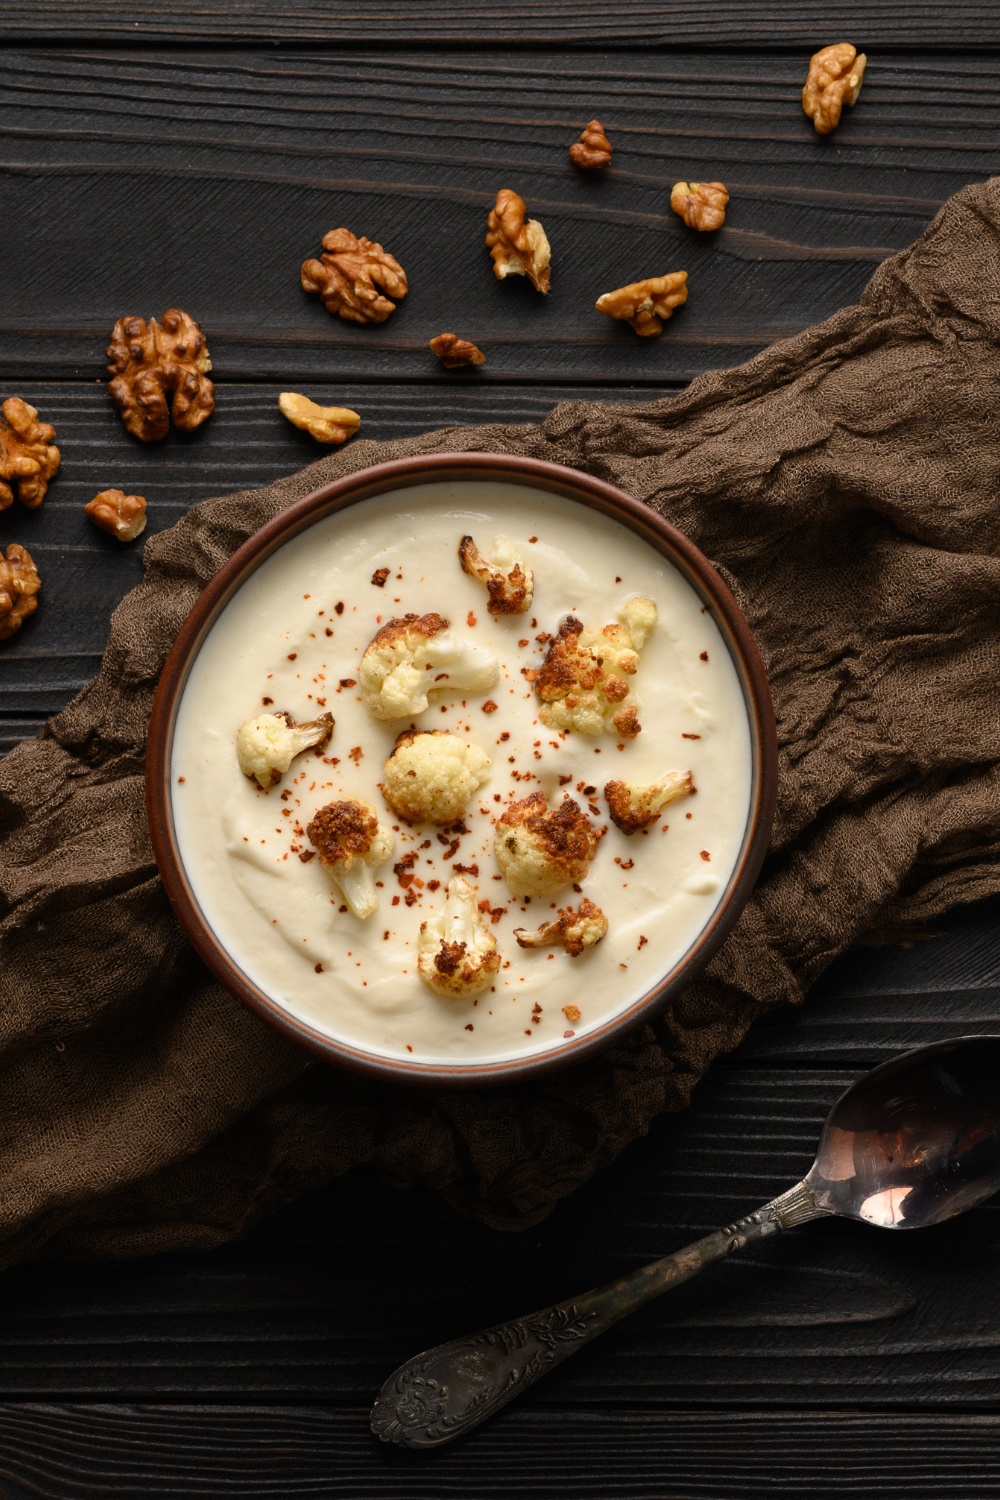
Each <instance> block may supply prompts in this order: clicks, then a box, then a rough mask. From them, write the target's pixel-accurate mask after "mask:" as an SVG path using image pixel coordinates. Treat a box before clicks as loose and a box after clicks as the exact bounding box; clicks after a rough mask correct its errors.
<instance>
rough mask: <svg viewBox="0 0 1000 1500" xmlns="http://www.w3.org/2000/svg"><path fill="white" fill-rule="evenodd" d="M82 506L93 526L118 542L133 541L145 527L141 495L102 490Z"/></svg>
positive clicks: (144, 510) (143, 501)
mask: <svg viewBox="0 0 1000 1500" xmlns="http://www.w3.org/2000/svg"><path fill="white" fill-rule="evenodd" d="M83 508H84V510H85V511H86V512H87V515H88V516H89V517H90V519H91V520H92V521H93V523H94V525H95V526H99V527H100V528H101V530H102V531H106V532H107V533H108V535H109V536H113V537H117V539H118V540H119V541H120V542H134V541H135V539H136V537H137V536H138V535H139V533H140V532H142V531H145V529H146V501H145V498H144V496H142V495H126V494H125V492H124V490H102V491H101V493H100V494H99V495H95V496H94V498H93V500H91V501H90V502H89V503H88V504H87V505H85V506H84V507H83Z"/></svg>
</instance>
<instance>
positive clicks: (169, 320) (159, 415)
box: [107, 307, 215, 443]
mask: <svg viewBox="0 0 1000 1500" xmlns="http://www.w3.org/2000/svg"><path fill="white" fill-rule="evenodd" d="M107 353H108V374H109V375H110V376H111V381H110V383H109V385H108V391H109V392H110V394H111V399H112V400H113V401H114V403H115V405H116V406H117V408H118V410H119V411H120V413H121V417H122V421H123V422H124V423H125V426H126V429H127V430H128V431H129V432H130V433H131V434H132V436H133V437H136V438H138V439H139V441H140V442H142V443H159V442H161V441H162V439H163V438H165V437H166V435H167V433H168V431H169V430H170V422H171V419H173V424H174V426H175V427H179V428H180V429H181V431H182V432H193V431H194V429H195V428H196V427H200V426H201V424H202V422H207V421H208V419H209V417H210V416H211V415H212V413H213V411H214V410H215V387H214V386H213V385H212V382H211V381H210V380H209V379H208V371H209V370H210V369H211V368H212V361H211V360H210V359H209V357H208V348H207V345H206V343H205V335H204V334H203V333H202V331H201V329H200V327H199V326H198V324H197V323H196V322H195V320H194V318H191V317H189V316H188V314H187V313H186V312H182V311H181V309H180V308H179V307H170V308H168V309H167V311H166V312H165V313H164V314H163V320H162V322H160V323H158V322H157V321H156V319H155V318H150V320H149V322H148V323H147V322H146V320H145V319H144V318H132V317H130V318H119V319H118V322H117V323H116V324H115V326H114V328H113V329H112V331H111V343H110V344H109V345H108V351H107ZM171 394H172V395H173V398H174V399H173V403H172V405H171V406H170V407H169V408H168V406H167V397H168V395H171Z"/></svg>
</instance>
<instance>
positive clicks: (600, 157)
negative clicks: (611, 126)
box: [569, 120, 611, 170]
mask: <svg viewBox="0 0 1000 1500" xmlns="http://www.w3.org/2000/svg"><path fill="white" fill-rule="evenodd" d="M569 159H570V161H571V162H572V163H573V165H574V166H575V167H584V168H587V169H589V170H592V169H594V168H597V167H607V166H610V165H611V142H610V141H609V140H608V138H607V136H606V135H605V134H604V126H603V125H602V124H601V122H600V120H591V122H590V124H589V125H586V126H584V129H583V130H582V131H581V133H580V139H579V140H578V141H574V142H573V144H572V146H570V148H569Z"/></svg>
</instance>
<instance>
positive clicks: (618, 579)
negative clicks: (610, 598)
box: [615, 573, 621, 583]
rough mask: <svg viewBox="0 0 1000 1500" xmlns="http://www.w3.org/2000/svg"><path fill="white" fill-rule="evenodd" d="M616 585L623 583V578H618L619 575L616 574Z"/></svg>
mask: <svg viewBox="0 0 1000 1500" xmlns="http://www.w3.org/2000/svg"><path fill="white" fill-rule="evenodd" d="M615 583H621V578H620V577H619V576H618V574H617V573H616V574H615Z"/></svg>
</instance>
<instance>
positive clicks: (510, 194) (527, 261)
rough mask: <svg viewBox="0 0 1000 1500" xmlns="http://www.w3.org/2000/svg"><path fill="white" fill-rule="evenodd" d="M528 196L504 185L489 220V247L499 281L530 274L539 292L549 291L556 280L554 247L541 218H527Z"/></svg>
mask: <svg viewBox="0 0 1000 1500" xmlns="http://www.w3.org/2000/svg"><path fill="white" fill-rule="evenodd" d="M527 212H528V210H527V208H526V207H525V203H524V199H523V198H519V197H518V195H517V193H515V192H514V191H513V190H512V189H511V188H501V189H500V191H499V193H497V201H496V203H495V204H494V205H493V207H492V208H491V209H490V214H489V218H488V219H487V221H486V248H487V250H488V251H489V252H490V255H491V256H492V257H493V274H494V276H495V277H496V278H497V280H498V281H503V280H504V278H505V277H507V276H527V277H528V279H529V281H530V282H531V284H532V286H533V287H534V288H535V290H536V291H537V292H543V293H544V292H547V291H548V290H549V285H550V283H551V280H552V269H551V260H552V249H551V247H550V245H549V242H548V239H547V238H546V235H545V230H544V229H543V228H542V226H541V224H539V222H538V220H537V219H529V218H527V217H526V215H527Z"/></svg>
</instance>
